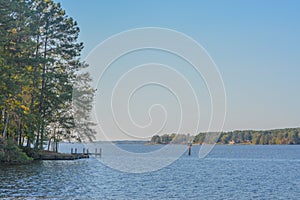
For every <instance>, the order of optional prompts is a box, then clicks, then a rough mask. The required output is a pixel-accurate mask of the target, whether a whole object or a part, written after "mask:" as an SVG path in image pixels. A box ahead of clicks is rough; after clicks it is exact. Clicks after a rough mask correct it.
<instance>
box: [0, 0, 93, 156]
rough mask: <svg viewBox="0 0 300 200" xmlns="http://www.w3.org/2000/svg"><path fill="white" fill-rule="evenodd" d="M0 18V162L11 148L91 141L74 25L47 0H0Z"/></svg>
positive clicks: (88, 97)
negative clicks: (46, 143)
mask: <svg viewBox="0 0 300 200" xmlns="http://www.w3.org/2000/svg"><path fill="white" fill-rule="evenodd" d="M0 16H1V18H0V114H1V117H0V158H1V156H2V157H5V156H6V155H5V152H10V151H9V149H12V148H11V147H12V146H19V147H22V146H24V145H27V146H28V147H32V146H34V147H35V149H43V145H44V143H45V141H47V142H48V143H50V142H51V141H52V142H53V141H54V142H58V141H61V140H68V141H81V140H90V141H91V140H93V139H94V135H95V131H94V130H93V128H92V127H93V126H94V125H95V124H94V123H93V122H91V121H90V120H89V114H88V113H89V111H90V110H91V108H92V100H93V98H94V92H95V90H94V89H93V88H92V87H91V86H90V82H91V78H90V76H89V74H88V73H80V70H81V69H84V68H87V67H88V66H87V64H85V63H84V62H82V61H81V60H80V55H81V51H82V49H83V43H81V42H79V41H78V36H79V31H80V30H79V27H78V25H77V22H76V21H75V20H74V19H72V18H71V17H69V16H68V15H67V14H66V12H65V11H64V10H63V9H62V8H61V5H60V4H59V3H55V2H54V1H53V0H8V1H7V0H0ZM74 98H75V99H76V101H74ZM72 100H73V101H72ZM74 115H75V116H76V117H74ZM15 152H16V153H17V154H18V150H16V151H15ZM0 160H1V159H0Z"/></svg>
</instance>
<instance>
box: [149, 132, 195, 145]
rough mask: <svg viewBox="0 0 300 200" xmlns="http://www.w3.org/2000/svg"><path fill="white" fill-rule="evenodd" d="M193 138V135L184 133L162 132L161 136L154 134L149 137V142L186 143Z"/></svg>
mask: <svg viewBox="0 0 300 200" xmlns="http://www.w3.org/2000/svg"><path fill="white" fill-rule="evenodd" d="M193 139H194V136H191V135H189V134H187V135H185V134H175V133H172V134H164V135H162V136H159V135H154V136H153V137H152V138H151V141H150V142H151V143H152V144H169V143H173V144H186V143H189V142H192V141H193Z"/></svg>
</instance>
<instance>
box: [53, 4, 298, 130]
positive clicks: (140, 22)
mask: <svg viewBox="0 0 300 200" xmlns="http://www.w3.org/2000/svg"><path fill="white" fill-rule="evenodd" d="M57 2H61V3H62V6H63V8H64V9H65V10H66V11H67V14H68V15H69V16H71V17H73V18H74V19H76V20H77V21H78V23H79V26H80V28H81V34H80V40H81V41H83V42H84V44H85V50H84V52H83V57H84V56H86V55H87V54H88V52H89V51H91V50H92V49H93V48H94V47H95V46H96V45H97V44H99V43H100V42H101V41H103V40H105V39H106V38H108V37H109V36H111V35H113V34H117V33H119V32H121V31H125V30H127V29H132V28H139V27H149V26H151V27H153V26H154V27H164V28H170V29H174V30H177V31H180V32H183V33H185V34H187V35H189V36H191V37H192V38H194V39H195V40H196V41H198V42H199V43H200V44H202V45H203V47H204V48H205V49H206V50H207V51H208V52H209V54H210V56H211V57H212V58H213V60H214V61H215V63H216V64H217V66H218V67H219V70H220V72H221V75H222V77H223V80H224V83H225V87H226V93H227V100H228V102H227V104H228V105H227V106H228V107H227V118H226V122H225V127H224V128H225V130H234V129H273V128H281V127H297V126H300V77H299V75H300V37H299V36H300V26H299V25H300V12H299V10H300V1H296V0H295V1H276V0H266V1H261V0H256V1H255V0H251V1H250V0H249V1H237V0H236V1H232V0H229V1H198V0H194V1H179V0H178V1H177V0H166V1H161V0H152V1H137V0H136V1H134V0H132V1H115V0H110V1H99V0H89V1H87V0H76V1H71V0H57Z"/></svg>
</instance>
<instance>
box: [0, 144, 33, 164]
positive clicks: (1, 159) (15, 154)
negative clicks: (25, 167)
mask: <svg viewBox="0 0 300 200" xmlns="http://www.w3.org/2000/svg"><path fill="white" fill-rule="evenodd" d="M32 160H33V159H32V158H30V157H28V156H27V155H26V154H25V153H24V152H23V151H22V150H21V149H19V147H18V146H17V145H15V144H14V143H13V142H12V141H11V140H7V141H6V142H5V143H2V142H1V143H0V163H27V162H29V161H32Z"/></svg>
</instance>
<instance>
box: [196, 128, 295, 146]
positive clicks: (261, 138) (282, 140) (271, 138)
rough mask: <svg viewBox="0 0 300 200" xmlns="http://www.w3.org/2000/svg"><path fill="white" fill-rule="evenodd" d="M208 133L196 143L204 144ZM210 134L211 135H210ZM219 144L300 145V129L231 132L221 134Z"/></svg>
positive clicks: (197, 139)
mask: <svg viewBox="0 0 300 200" xmlns="http://www.w3.org/2000/svg"><path fill="white" fill-rule="evenodd" d="M206 134H207V133H199V134H198V135H196V136H195V138H194V141H193V142H194V143H198V144H202V143H203V142H204V139H205V136H206ZM208 134H209V133H208ZM218 143H219V144H239V143H244V144H300V128H286V129H276V130H266V131H255V130H245V131H230V132H223V133H221V135H220V137H219V139H218Z"/></svg>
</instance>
